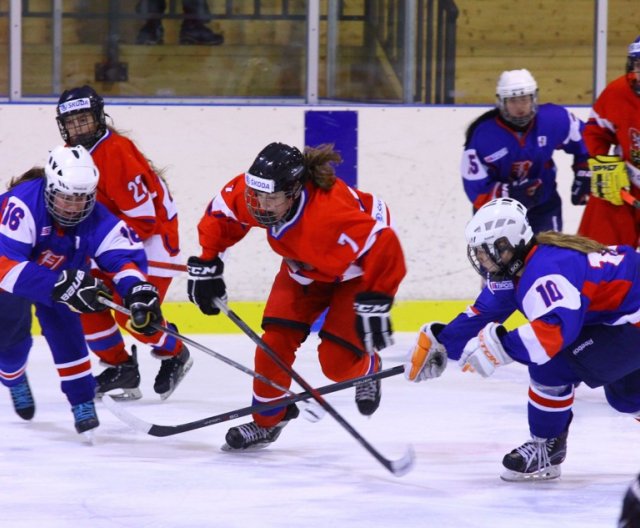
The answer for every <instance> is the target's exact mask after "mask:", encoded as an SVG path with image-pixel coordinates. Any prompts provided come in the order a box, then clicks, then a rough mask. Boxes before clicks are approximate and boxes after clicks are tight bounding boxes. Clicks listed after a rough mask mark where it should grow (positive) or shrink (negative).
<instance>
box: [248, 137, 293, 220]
mask: <svg viewBox="0 0 640 528" xmlns="http://www.w3.org/2000/svg"><path fill="white" fill-rule="evenodd" d="M304 180H305V166H304V156H303V155H302V152H300V151H299V150H298V149H297V148H296V147H291V146H289V145H286V144H284V143H270V144H269V145H267V146H266V147H265V148H263V149H262V150H261V151H260V153H259V154H258V156H257V157H256V159H255V160H254V162H253V164H252V165H251V167H250V168H249V170H248V171H247V172H246V173H245V183H246V185H247V189H246V192H245V199H246V202H247V207H248V209H249V212H250V213H251V215H252V216H253V217H254V218H255V219H256V220H257V221H258V222H259V223H260V224H262V225H264V226H271V225H276V224H279V223H280V222H282V221H284V220H286V219H287V218H288V217H289V215H290V213H291V211H292V210H293V206H294V205H295V202H296V200H297V198H298V197H299V196H300V192H301V191H302V187H303V185H304ZM267 204H268V205H267ZM285 204H286V205H287V207H286V208H285Z"/></svg>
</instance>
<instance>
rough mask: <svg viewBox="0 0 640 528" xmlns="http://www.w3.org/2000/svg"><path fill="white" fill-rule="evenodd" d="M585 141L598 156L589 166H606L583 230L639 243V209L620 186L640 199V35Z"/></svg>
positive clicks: (603, 238)
mask: <svg viewBox="0 0 640 528" xmlns="http://www.w3.org/2000/svg"><path fill="white" fill-rule="evenodd" d="M584 140H585V143H586V144H587V149H588V150H589V154H590V155H591V157H592V158H593V159H592V160H590V165H591V166H592V167H593V164H594V163H597V164H598V166H599V167H600V168H601V169H602V171H601V174H600V175H598V173H597V171H596V172H594V173H592V174H593V177H592V196H591V198H590V199H589V202H588V203H587V207H586V209H585V211H584V215H583V217H582V221H581V223H580V227H579V229H578V233H579V234H581V235H584V236H587V237H590V238H592V239H594V240H597V241H598V242H602V243H603V244H609V245H615V244H627V245H630V246H633V247H636V248H637V247H638V240H639V237H640V210H638V209H636V208H634V207H633V206H631V205H628V204H627V203H625V202H623V200H622V198H621V197H620V189H621V187H629V188H630V192H631V193H632V195H633V196H634V197H635V198H636V199H638V198H640V36H639V37H638V38H636V39H635V40H634V41H633V42H632V43H631V45H630V46H629V50H628V54H627V68H626V73H625V74H624V75H622V76H621V77H618V78H617V79H615V80H613V81H612V82H611V83H609V85H607V87H606V88H605V89H604V90H603V91H602V93H601V94H600V96H599V97H598V99H597V100H596V102H595V103H594V105H593V108H592V111H591V116H590V117H589V120H588V121H587V124H586V126H585V128H584ZM612 149H613V152H611V150H612ZM610 154H613V155H610Z"/></svg>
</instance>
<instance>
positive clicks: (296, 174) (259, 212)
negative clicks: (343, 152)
mask: <svg viewBox="0 0 640 528" xmlns="http://www.w3.org/2000/svg"><path fill="white" fill-rule="evenodd" d="M340 161H341V158H340V155H339V154H338V153H337V152H336V151H334V150H333V145H320V146H318V147H317V148H310V147H307V148H306V149H305V150H304V154H303V153H301V152H300V151H299V150H298V149H297V148H295V147H292V146H289V145H285V144H283V143H271V144H269V145H267V146H266V147H265V148H264V149H263V150H262V151H261V152H260V153H259V154H258V156H257V158H256V159H255V161H254V162H253V164H252V165H251V167H250V168H249V170H248V171H247V172H246V173H242V174H240V175H239V176H236V177H235V178H234V179H232V180H231V181H230V182H229V183H227V184H226V185H225V186H224V187H223V188H222V190H221V191H220V193H219V194H218V195H217V196H215V197H214V198H213V200H212V201H211V203H210V204H209V206H208V207H207V210H206V212H205V214H204V216H203V218H202V220H201V221H200V223H199V225H198V230H199V237H200V244H201V246H202V253H201V255H200V256H199V257H190V258H189V261H188V268H189V283H188V293H189V298H190V300H191V301H192V302H194V303H195V304H196V305H198V307H199V308H200V310H201V311H202V312H203V313H205V314H209V315H215V314H217V313H219V310H218V308H216V307H215V305H214V299H216V298H218V299H223V300H224V299H226V286H225V283H224V279H223V271H224V264H223V261H222V259H221V257H220V255H221V253H222V252H223V251H224V250H226V249H227V248H229V247H230V246H232V245H234V244H235V243H236V242H239V241H240V240H241V239H242V238H243V237H244V236H245V235H246V234H247V232H248V231H249V230H250V229H251V228H252V227H260V228H262V229H264V230H265V231H266V235H267V241H268V243H269V245H270V246H271V248H272V249H273V251H275V252H276V253H277V254H278V255H280V256H282V257H283V260H282V264H281V267H280V270H279V271H278V273H277V275H276V277H275V280H274V283H273V285H272V288H271V293H270V295H269V298H268V300H267V305H266V307H265V311H264V314H263V319H262V327H263V329H264V334H263V336H262V338H263V339H264V341H265V342H266V343H267V344H268V345H269V346H270V347H271V348H272V349H273V350H274V351H275V352H276V353H277V354H278V355H279V357H280V358H281V359H282V360H284V361H285V362H286V363H287V364H288V365H292V364H293V362H294V360H295V354H296V350H297V349H298V347H299V346H300V344H301V343H302V342H303V341H304V340H305V339H306V337H307V336H308V334H309V331H310V327H311V324H312V323H313V322H314V321H315V320H316V318H317V317H318V316H319V315H320V314H321V313H322V312H323V311H324V310H325V309H326V308H328V311H327V314H326V318H325V321H324V324H323V326H322V329H321V330H320V333H319V336H320V339H321V342H320V345H319V346H318V359H319V361H320V365H321V367H322V371H323V373H324V374H325V376H327V377H328V378H329V379H331V380H333V381H342V380H346V379H352V378H355V377H358V376H363V375H365V374H368V373H372V372H377V371H378V370H380V366H381V365H380V356H379V355H378V353H377V352H378V351H379V350H381V349H383V348H385V347H386V346H388V345H390V344H391V343H392V337H391V334H392V328H391V322H390V310H391V305H392V303H393V298H394V296H395V294H396V292H397V289H398V286H399V284H400V282H401V280H402V278H403V277H404V275H405V272H406V270H405V262H404V256H403V252H402V248H401V246H400V242H399V240H398V237H397V235H396V233H395V231H394V230H393V229H392V228H391V227H390V224H389V222H390V218H389V212H388V210H387V206H386V204H385V203H384V202H383V201H382V200H380V199H378V198H376V197H375V196H373V195H371V194H368V193H365V192H362V191H360V190H357V189H352V188H351V187H349V186H347V185H346V184H345V183H344V182H343V181H342V180H340V179H338V178H337V177H336V175H335V170H334V164H336V163H339V162H340ZM255 369H256V371H257V372H258V373H260V374H262V375H264V376H266V377H267V378H269V379H271V380H273V381H274V382H276V383H277V384H278V385H281V386H283V387H289V386H290V383H291V379H290V377H289V375H288V374H287V373H285V372H284V371H283V370H282V369H280V368H279V367H278V366H277V365H276V363H274V362H273V361H272V360H271V359H270V358H269V356H268V355H267V354H266V353H265V352H264V351H262V349H260V348H259V347H258V348H257V349H256V355H255ZM380 395H381V385H380V381H373V382H370V383H368V384H362V385H359V386H358V387H357V388H356V394H355V400H356V404H357V406H358V409H359V411H360V413H362V414H364V415H371V414H373V413H374V412H375V411H376V409H377V408H378V406H379V404H380ZM282 396H283V393H282V392H281V391H279V390H277V389H275V388H273V387H271V386H267V385H266V384H264V383H262V382H260V381H258V380H256V381H254V384H253V401H254V403H258V402H270V401H274V400H278V399H280V398H281V397H282ZM297 416H298V409H297V408H296V407H295V405H290V406H288V407H286V408H285V407H280V408H277V409H275V410H273V411H271V412H265V413H262V414H254V415H253V419H254V421H252V422H249V423H247V424H243V425H240V426H237V427H232V428H231V429H229V431H228V432H227V435H226V442H227V443H226V445H225V446H223V449H226V450H245V449H255V448H260V447H265V446H266V445H268V444H269V443H271V442H274V441H275V440H276V439H277V438H278V436H279V435H280V433H281V431H282V429H283V427H284V426H285V425H286V424H287V423H288V421H289V420H291V419H292V418H296V417H297Z"/></svg>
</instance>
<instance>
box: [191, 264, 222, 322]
mask: <svg viewBox="0 0 640 528" xmlns="http://www.w3.org/2000/svg"><path fill="white" fill-rule="evenodd" d="M187 270H188V271H189V281H188V282H187V293H188V294H189V300H190V301H191V302H192V303H193V304H195V305H197V306H198V308H200V311H201V312H202V313H203V314H206V315H217V314H219V313H220V309H219V308H217V307H216V306H215V304H214V303H213V300H214V299H221V300H222V301H224V302H227V286H226V285H225V283H224V279H223V278H222V273H223V272H224V263H223V262H222V260H220V257H216V258H215V259H213V260H202V259H200V258H198V257H189V260H188V261H187Z"/></svg>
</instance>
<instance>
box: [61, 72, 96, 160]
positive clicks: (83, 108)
mask: <svg viewBox="0 0 640 528" xmlns="http://www.w3.org/2000/svg"><path fill="white" fill-rule="evenodd" d="M85 112H89V113H90V114H91V115H92V116H93V119H94V121H95V125H96V126H95V127H89V130H85V127H82V129H81V130H74V128H76V129H77V128H80V127H77V126H75V127H74V126H73V125H71V129H70V127H69V123H68V121H69V118H70V117H73V116H76V115H78V114H82V113H85ZM57 114H58V115H57V117H56V120H57V122H58V128H59V129H60V135H61V136H62V139H64V141H65V142H66V143H67V144H69V145H71V146H75V145H82V146H83V147H85V148H87V149H90V148H91V147H93V145H95V144H96V142H97V141H98V140H99V139H100V138H101V137H102V136H103V135H104V133H105V131H106V130H107V121H106V118H105V114H104V100H103V99H102V97H100V95H98V93H97V92H96V91H95V90H94V89H93V88H91V86H89V85H88V84H85V85H84V86H80V87H76V88H71V89H70V90H65V91H64V92H62V95H61V96H60V99H58V108H57Z"/></svg>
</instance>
